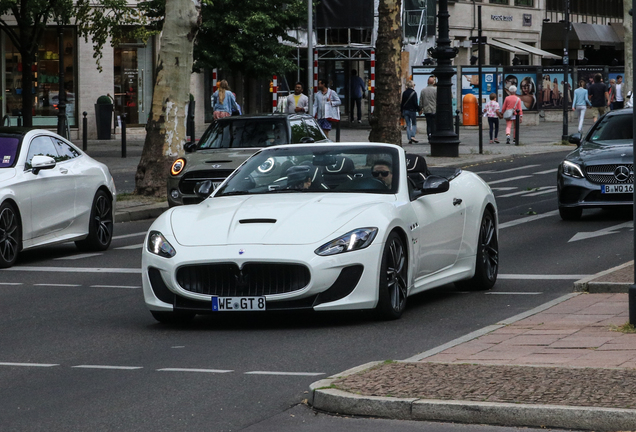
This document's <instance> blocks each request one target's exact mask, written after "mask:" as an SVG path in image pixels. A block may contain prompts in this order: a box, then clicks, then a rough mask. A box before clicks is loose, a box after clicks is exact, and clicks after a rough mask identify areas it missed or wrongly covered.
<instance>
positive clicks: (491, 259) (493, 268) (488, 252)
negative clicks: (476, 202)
mask: <svg viewBox="0 0 636 432" xmlns="http://www.w3.org/2000/svg"><path fill="white" fill-rule="evenodd" d="M480 231H481V238H480V245H479V247H480V248H481V252H482V253H481V256H482V259H483V266H484V273H485V276H486V278H488V280H493V279H494V278H496V277H497V271H498V268H499V244H498V242H497V231H496V229H495V221H494V220H493V218H492V216H491V215H490V214H489V213H487V214H486V215H484V218H483V219H482V221H481V230H480Z"/></svg>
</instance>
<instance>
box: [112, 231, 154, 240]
mask: <svg viewBox="0 0 636 432" xmlns="http://www.w3.org/2000/svg"><path fill="white" fill-rule="evenodd" d="M147 232H148V231H144V232H138V233H132V234H123V235H118V236H114V237H113V240H119V239H125V238H130V237H140V236H145V235H146V233H147Z"/></svg>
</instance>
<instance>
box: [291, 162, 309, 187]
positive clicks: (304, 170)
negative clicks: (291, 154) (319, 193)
mask: <svg viewBox="0 0 636 432" xmlns="http://www.w3.org/2000/svg"><path fill="white" fill-rule="evenodd" d="M286 174H287V189H297V190H307V189H309V187H310V186H311V168H310V167H309V166H307V165H298V166H293V167H290V168H289V169H288V170H287V172H286Z"/></svg>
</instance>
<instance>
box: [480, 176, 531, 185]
mask: <svg viewBox="0 0 636 432" xmlns="http://www.w3.org/2000/svg"><path fill="white" fill-rule="evenodd" d="M530 177H532V176H531V175H524V176H517V177H509V178H505V179H501V180H495V181H490V182H487V183H488V184H489V185H494V184H498V183H505V182H510V181H515V180H521V179H525V178H530Z"/></svg>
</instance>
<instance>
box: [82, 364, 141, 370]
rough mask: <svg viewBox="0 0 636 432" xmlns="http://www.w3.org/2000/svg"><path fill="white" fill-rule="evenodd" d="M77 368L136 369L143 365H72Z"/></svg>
mask: <svg viewBox="0 0 636 432" xmlns="http://www.w3.org/2000/svg"><path fill="white" fill-rule="evenodd" d="M71 367H72V368H76V369H114V370H136V369H143V367H142V366H109V365H77V366H71Z"/></svg>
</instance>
